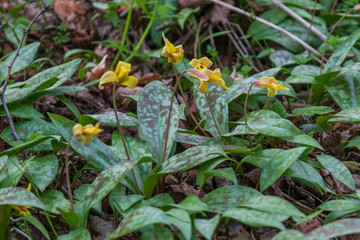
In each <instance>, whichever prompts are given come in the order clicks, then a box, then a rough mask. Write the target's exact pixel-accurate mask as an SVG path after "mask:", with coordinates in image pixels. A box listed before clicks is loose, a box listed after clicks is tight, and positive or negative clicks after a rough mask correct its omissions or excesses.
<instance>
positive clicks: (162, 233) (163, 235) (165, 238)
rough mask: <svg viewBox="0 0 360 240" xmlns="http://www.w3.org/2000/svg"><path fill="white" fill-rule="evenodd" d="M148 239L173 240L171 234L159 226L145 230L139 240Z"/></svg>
mask: <svg viewBox="0 0 360 240" xmlns="http://www.w3.org/2000/svg"><path fill="white" fill-rule="evenodd" d="M148 239H156V240H173V239H174V237H173V234H172V232H171V231H170V230H169V229H168V228H166V227H161V226H156V227H152V228H150V227H149V228H147V229H146V230H144V233H143V235H142V236H141V240H148Z"/></svg>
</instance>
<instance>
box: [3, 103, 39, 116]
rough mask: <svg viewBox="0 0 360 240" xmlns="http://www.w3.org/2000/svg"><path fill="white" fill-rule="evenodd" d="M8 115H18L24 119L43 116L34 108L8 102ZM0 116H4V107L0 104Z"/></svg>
mask: <svg viewBox="0 0 360 240" xmlns="http://www.w3.org/2000/svg"><path fill="white" fill-rule="evenodd" d="M8 108H9V111H10V115H11V116H12V117H20V118H26V119H32V118H43V117H44V116H43V115H42V114H41V113H39V112H38V111H36V110H35V109H34V108H32V107H30V106H28V105H25V104H20V103H12V104H11V103H10V104H8ZM0 116H6V114H5V111H4V107H3V106H0Z"/></svg>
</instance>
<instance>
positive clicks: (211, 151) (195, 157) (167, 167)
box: [159, 145, 226, 173]
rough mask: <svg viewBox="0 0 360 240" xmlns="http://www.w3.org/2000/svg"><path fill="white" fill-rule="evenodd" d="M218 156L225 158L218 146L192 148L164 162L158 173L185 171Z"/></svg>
mask: <svg viewBox="0 0 360 240" xmlns="http://www.w3.org/2000/svg"><path fill="white" fill-rule="evenodd" d="M219 156H226V154H225V152H224V151H223V150H222V149H221V147H220V146H219V145H215V146H197V147H192V148H189V149H187V150H186V151H184V152H182V153H179V154H177V155H175V156H172V157H171V158H169V159H168V160H167V161H165V163H164V164H163V169H162V170H161V171H160V172H159V173H172V172H179V171H185V170H187V169H190V168H193V167H195V166H197V165H199V164H201V163H203V162H206V161H208V160H210V159H213V158H216V157H219Z"/></svg>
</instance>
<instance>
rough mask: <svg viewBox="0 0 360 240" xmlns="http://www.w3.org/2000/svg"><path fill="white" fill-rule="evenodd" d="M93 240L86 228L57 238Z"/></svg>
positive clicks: (60, 239)
mask: <svg viewBox="0 0 360 240" xmlns="http://www.w3.org/2000/svg"><path fill="white" fill-rule="evenodd" d="M73 239H76V240H91V235H90V233H89V231H88V230H87V229H86V228H79V229H76V230H72V231H71V232H69V233H68V234H65V235H61V236H59V237H58V238H57V240H73Z"/></svg>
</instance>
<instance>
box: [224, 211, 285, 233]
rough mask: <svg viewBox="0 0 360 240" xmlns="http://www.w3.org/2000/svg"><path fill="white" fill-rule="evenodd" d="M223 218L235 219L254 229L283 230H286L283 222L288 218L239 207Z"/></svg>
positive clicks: (225, 214)
mask: <svg viewBox="0 0 360 240" xmlns="http://www.w3.org/2000/svg"><path fill="white" fill-rule="evenodd" d="M223 217H229V218H233V219H235V220H237V221H239V222H241V223H244V224H246V225H249V226H252V227H274V228H278V229H281V230H282V229H285V227H284V225H283V224H282V223H281V222H282V221H285V220H286V219H287V218H288V217H287V216H284V215H276V214H271V213H266V212H262V211H257V210H253V209H246V208H237V207H232V208H229V209H228V210H227V211H226V212H225V213H224V214H223Z"/></svg>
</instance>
